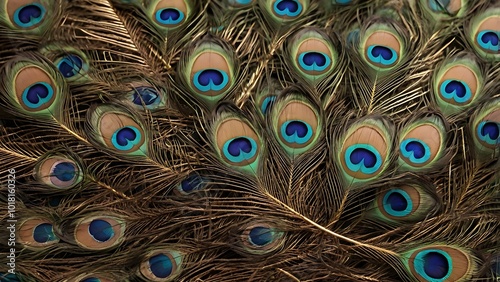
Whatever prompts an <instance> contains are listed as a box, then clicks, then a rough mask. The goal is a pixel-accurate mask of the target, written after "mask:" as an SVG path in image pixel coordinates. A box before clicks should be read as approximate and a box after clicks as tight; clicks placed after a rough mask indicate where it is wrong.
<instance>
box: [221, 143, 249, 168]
mask: <svg viewBox="0 0 500 282" xmlns="http://www.w3.org/2000/svg"><path fill="white" fill-rule="evenodd" d="M222 151H223V153H224V156H225V157H226V158H227V159H228V160H229V161H230V162H233V163H240V162H243V161H248V160H250V159H252V158H253V157H254V156H255V155H256V154H257V143H256V142H255V140H253V139H251V138H248V137H236V138H233V139H231V140H228V141H227V142H226V143H224V147H223V149H222Z"/></svg>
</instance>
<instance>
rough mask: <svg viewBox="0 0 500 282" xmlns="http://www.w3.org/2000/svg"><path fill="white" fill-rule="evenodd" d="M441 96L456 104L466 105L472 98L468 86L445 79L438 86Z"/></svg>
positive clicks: (461, 82)
mask: <svg viewBox="0 0 500 282" xmlns="http://www.w3.org/2000/svg"><path fill="white" fill-rule="evenodd" d="M439 90H440V92H441V95H442V96H443V97H444V98H445V99H448V100H454V101H455V102H457V103H467V102H469V101H470V99H471V98H472V91H471V90H470V87H469V85H467V83H465V82H463V81H459V80H452V79H447V80H445V81H444V82H443V83H442V84H441V86H440V89H439Z"/></svg>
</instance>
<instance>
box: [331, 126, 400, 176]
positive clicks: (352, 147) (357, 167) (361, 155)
mask: <svg viewBox="0 0 500 282" xmlns="http://www.w3.org/2000/svg"><path fill="white" fill-rule="evenodd" d="M390 136H391V135H390V134H389V132H388V129H387V128H386V126H385V125H384V122H381V121H379V120H374V119H368V120H366V121H364V122H361V123H358V124H354V125H352V126H351V127H350V128H349V129H348V131H347V134H346V135H345V137H344V139H342V140H340V142H341V143H339V147H340V148H341V149H340V150H338V151H337V158H338V162H339V163H340V164H341V166H342V171H343V174H344V176H345V180H346V182H348V183H351V184H354V183H353V182H359V181H362V182H363V181H368V180H370V179H373V178H375V177H377V176H378V175H380V173H382V172H383V171H384V169H385V168H386V167H387V165H388V162H387V159H388V156H389V152H390V151H391V143H392V141H391V140H392V138H391V137H390Z"/></svg>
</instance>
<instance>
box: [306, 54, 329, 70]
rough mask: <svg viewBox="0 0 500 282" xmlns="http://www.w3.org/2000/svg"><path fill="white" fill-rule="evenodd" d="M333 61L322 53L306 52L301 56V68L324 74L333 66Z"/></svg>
mask: <svg viewBox="0 0 500 282" xmlns="http://www.w3.org/2000/svg"><path fill="white" fill-rule="evenodd" d="M331 62H332V60H331V59H330V57H328V56H327V55H326V54H323V53H320V52H304V53H301V54H300V55H299V64H300V67H301V68H303V69H304V70H306V71H316V72H322V71H324V70H326V69H327V68H328V67H329V66H330V65H331Z"/></svg>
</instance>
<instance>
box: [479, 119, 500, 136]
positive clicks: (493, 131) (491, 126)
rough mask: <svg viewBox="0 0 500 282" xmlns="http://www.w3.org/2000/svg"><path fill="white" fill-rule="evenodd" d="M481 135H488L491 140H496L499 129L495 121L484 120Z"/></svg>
mask: <svg viewBox="0 0 500 282" xmlns="http://www.w3.org/2000/svg"><path fill="white" fill-rule="evenodd" d="M481 134H482V135H483V136H489V138H490V139H491V140H496V139H498V138H499V137H500V129H499V127H498V124H497V123H496V122H486V123H485V124H484V125H483V128H482V129H481Z"/></svg>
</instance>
